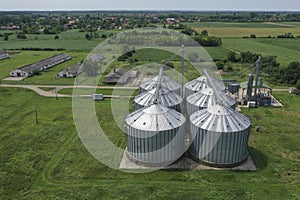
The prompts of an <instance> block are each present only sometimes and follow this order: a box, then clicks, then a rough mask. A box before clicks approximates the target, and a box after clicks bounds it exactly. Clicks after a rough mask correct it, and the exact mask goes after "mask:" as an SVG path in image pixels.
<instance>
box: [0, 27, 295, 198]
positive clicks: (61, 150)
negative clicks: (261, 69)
mask: <svg viewBox="0 0 300 200" xmlns="http://www.w3.org/2000/svg"><path fill="white" fill-rule="evenodd" d="M184 24H185V25H188V26H191V27H192V28H194V29H195V30H197V31H198V32H201V31H203V30H207V31H208V34H209V35H210V36H217V37H221V38H222V45H220V46H215V47H204V48H205V50H206V51H207V52H208V53H209V54H210V56H211V57H212V58H213V59H214V60H215V61H216V63H217V62H223V61H224V60H226V59H227V56H228V54H229V52H235V53H236V54H237V56H240V54H241V53H242V52H247V51H250V52H253V53H257V54H261V55H262V56H277V61H278V62H279V63H280V66H283V67H287V66H288V65H289V63H291V62H292V61H297V62H300V38H297V36H300V22H274V23H270V22H263V23H261V22H251V23H248V22H243V23H242V22H194V23H184ZM158 26H162V24H159V25H158ZM122 31H123V30H97V31H96V32H97V33H98V34H99V35H103V34H105V35H109V34H117V33H119V32H122ZM179 31H180V30H179ZM7 32H11V33H13V35H10V36H9V39H8V40H7V41H4V40H2V39H1V38H0V48H1V49H5V50H7V51H8V52H10V53H12V54H11V56H10V58H9V59H5V60H1V61H0V81H1V83H0V102H1V107H0V139H1V141H2V142H1V143H0V151H1V154H0V184H1V187H0V199H199V198H200V199H270V198H271V197H272V199H299V198H300V190H299V187H300V173H299V169H300V149H299V146H300V123H299V122H300V113H299V110H300V96H299V95H295V94H289V93H288V92H287V91H285V92H283V91H276V90H275V91H274V92H273V95H274V96H275V98H276V99H277V100H279V101H280V102H281V103H282V104H283V107H279V108H275V107H259V108H256V109H248V108H242V110H241V112H242V113H243V114H245V115H246V116H248V117H250V119H251V123H252V128H251V134H250V139H249V152H250V154H251V156H252V158H253V159H254V161H255V164H256V167H257V171H254V172H246V171H245V172H236V171H228V170H158V171H154V172H149V173H125V172H121V171H117V170H114V169H111V168H109V167H107V166H105V165H104V164H101V163H100V162H99V161H97V160H96V159H95V158H94V157H93V156H92V155H91V154H90V153H89V152H88V151H87V150H86V148H85V147H84V145H83V144H82V142H81V140H80V138H79V136H78V133H77V131H76V127H75V124H74V118H73V113H72V98H67V97H66V98H63V97H60V98H55V97H54V96H53V97H44V96H41V95H38V94H37V93H35V92H34V91H31V90H28V89H24V88H13V87H12V88H11V87H1V85H4V84H9V85H38V87H39V88H40V89H42V90H44V91H45V92H49V91H53V90H56V87H57V88H59V86H72V85H73V84H74V81H75V78H57V73H59V72H60V71H62V70H64V69H66V68H68V67H70V66H73V65H75V64H77V63H80V62H81V63H82V62H83V61H84V59H85V58H86V56H87V55H88V53H89V52H90V51H92V49H94V48H95V47H96V46H97V45H98V44H99V43H101V42H102V41H104V38H97V39H90V40H88V39H86V38H85V36H86V34H87V33H89V32H84V31H80V30H79V29H72V30H67V31H63V32H61V33H57V34H55V35H53V34H52V35H46V34H26V36H27V39H24V40H19V39H17V38H16V34H15V32H16V31H8V30H0V34H4V33H7ZM289 32H290V33H292V34H293V35H294V36H295V37H294V38H277V36H278V35H281V34H284V33H289ZM251 34H255V35H256V38H243V37H245V36H247V37H248V36H250V35H251ZM56 35H57V36H58V39H54V37H55V36H56ZM269 36H271V37H269ZM37 49H39V50H37ZM47 49H48V50H47ZM49 49H51V51H50V50H49ZM60 53H66V54H68V55H70V56H71V57H72V60H69V61H67V62H64V63H61V64H59V65H57V66H55V67H53V68H50V69H47V70H45V71H43V72H41V74H40V75H35V76H32V77H28V78H25V79H23V80H21V81H10V80H4V79H5V78H7V77H9V72H10V71H12V70H15V69H17V68H19V67H22V66H24V65H27V64H31V63H34V62H37V61H39V60H42V59H45V58H48V57H51V56H53V55H57V54H60ZM171 56H172V54H171V53H169V52H165V51H160V50H151V49H143V50H137V51H136V52H135V53H134V54H133V56H132V59H127V60H125V61H120V60H117V59H116V61H114V62H113V63H111V64H110V67H109V68H108V69H107V70H106V71H105V72H103V73H102V75H103V76H102V77H101V79H100V81H99V82H98V85H99V86H107V84H104V83H102V81H103V78H104V75H107V74H108V73H109V71H110V70H112V69H115V68H119V67H122V68H124V69H132V68H134V67H136V66H139V65H143V64H150V63H156V64H157V63H162V62H165V61H166V60H167V59H168V58H170V57H171ZM224 64H225V67H226V65H228V62H227V63H226V62H225V63H224ZM230 64H232V66H233V69H232V71H228V72H227V71H226V70H225V71H226V73H224V74H222V76H223V78H224V79H236V80H238V81H240V82H241V81H246V80H247V76H248V73H249V72H250V71H254V67H252V66H250V67H249V64H251V63H238V62H237V63H230ZM172 67H173V68H174V69H175V70H177V71H179V72H180V70H181V59H180V58H179V57H176V58H175V59H174V60H172ZM150 72H151V69H149V73H150ZM185 75H186V79H187V80H191V79H194V78H196V77H198V76H200V74H199V73H198V72H195V71H194V70H193V68H192V67H191V65H190V64H189V63H187V65H186V72H185ZM264 77H267V75H265V76H264ZM176 81H178V82H179V81H180V80H176ZM266 82H267V81H266ZM267 83H268V84H269V85H271V86H272V87H273V88H274V89H278V88H282V89H283V90H288V87H290V86H294V85H290V84H280V85H279V84H276V83H272V82H267ZM43 86H44V87H43ZM50 86H51V87H50ZM109 86H113V85H109ZM116 90H118V93H119V94H120V93H121V94H123V93H122V92H124V94H126V93H127V92H128V91H127V90H126V89H115V91H114V89H112V88H98V89H97V90H96V93H102V94H104V95H112V94H113V93H114V92H116ZM78 91H82V94H90V91H93V90H92V89H91V90H88V89H81V90H78ZM57 93H58V94H66V95H68V96H71V95H72V93H73V89H72V88H65V89H61V90H59V91H57ZM137 94H138V91H137V90H136V91H135V92H134V93H133V94H132V95H137ZM85 101H91V99H88V98H87V99H85ZM132 101H133V100H132V99H130V101H129V105H132ZM111 107H112V100H110V99H105V100H104V101H96V102H95V110H96V115H97V118H98V121H99V123H100V124H101V127H102V128H103V130H104V131H105V132H106V134H107V137H108V138H109V139H110V140H111V142H112V143H113V144H115V145H116V146H118V147H119V148H121V149H125V147H126V139H125V133H124V132H123V131H122V130H121V129H120V128H119V127H118V125H117V124H116V122H115V121H114V118H113V115H112V109H111ZM132 110H133V107H130V111H132ZM257 126H259V127H260V131H256V130H255V127H257Z"/></svg>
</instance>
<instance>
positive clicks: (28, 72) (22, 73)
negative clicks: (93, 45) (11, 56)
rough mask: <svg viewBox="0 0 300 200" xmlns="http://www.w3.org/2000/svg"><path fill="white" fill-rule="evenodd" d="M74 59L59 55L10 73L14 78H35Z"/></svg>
mask: <svg viewBox="0 0 300 200" xmlns="http://www.w3.org/2000/svg"><path fill="white" fill-rule="evenodd" d="M70 59H72V57H71V56H69V55H68V54H64V53H61V54H58V55H55V56H52V57H49V58H46V59H44V60H41V61H38V62H36V63H33V64H29V65H25V66H23V67H20V68H18V69H16V70H13V71H11V72H10V76H12V77H29V76H33V75H34V74H35V73H36V72H41V71H43V70H46V69H49V68H51V67H54V66H56V65H58V64H60V63H63V62H66V61H68V60H70Z"/></svg>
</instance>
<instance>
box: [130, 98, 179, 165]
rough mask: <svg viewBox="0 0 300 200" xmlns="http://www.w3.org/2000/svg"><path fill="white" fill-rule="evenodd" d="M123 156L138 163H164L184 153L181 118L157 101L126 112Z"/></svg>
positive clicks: (166, 163) (172, 160)
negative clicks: (125, 154)
mask: <svg viewBox="0 0 300 200" xmlns="http://www.w3.org/2000/svg"><path fill="white" fill-rule="evenodd" d="M125 123H126V137H127V157H128V158H129V159H130V160H132V161H134V162H135V163H137V164H140V165H146V166H158V167H160V166H166V165H168V164H171V163H173V162H174V161H176V160H177V159H178V158H180V157H181V156H182V155H183V154H184V152H185V146H184V135H185V117H184V116H183V115H182V114H181V113H179V112H177V111H175V110H173V109H170V108H167V107H165V106H163V105H161V104H157V103H155V104H153V105H151V106H149V107H146V108H142V109H140V110H137V111H135V112H133V113H131V114H129V115H128V116H127V118H126V120H125Z"/></svg>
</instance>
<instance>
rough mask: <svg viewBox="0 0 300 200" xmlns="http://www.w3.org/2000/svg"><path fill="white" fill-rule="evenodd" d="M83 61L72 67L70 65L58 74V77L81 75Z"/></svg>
mask: <svg viewBox="0 0 300 200" xmlns="http://www.w3.org/2000/svg"><path fill="white" fill-rule="evenodd" d="M80 67H81V63H77V64H75V65H73V66H71V67H68V68H67V69H65V70H63V71H61V72H59V73H58V74H57V77H59V78H74V77H76V76H77V75H79V74H80V73H81V69H80Z"/></svg>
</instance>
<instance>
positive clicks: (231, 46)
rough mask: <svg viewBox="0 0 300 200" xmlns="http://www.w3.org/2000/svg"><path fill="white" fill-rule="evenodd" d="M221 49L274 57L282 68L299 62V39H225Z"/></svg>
mask: <svg viewBox="0 0 300 200" xmlns="http://www.w3.org/2000/svg"><path fill="white" fill-rule="evenodd" d="M222 47H223V48H226V49H227V50H233V51H237V52H245V51H250V52H254V53H259V54H262V55H265V56H266V55H275V56H277V60H278V62H279V63H281V64H282V65H283V66H287V65H288V63H290V62H292V61H298V62H300V51H299V49H300V39H273V38H256V39H243V38H225V39H223V46H222Z"/></svg>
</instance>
